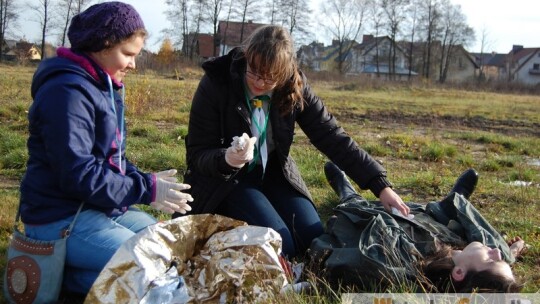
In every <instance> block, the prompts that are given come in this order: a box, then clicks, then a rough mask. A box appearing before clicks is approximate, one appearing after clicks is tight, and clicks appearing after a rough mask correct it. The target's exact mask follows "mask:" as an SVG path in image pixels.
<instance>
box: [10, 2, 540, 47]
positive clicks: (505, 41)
mask: <svg viewBox="0 0 540 304" xmlns="http://www.w3.org/2000/svg"><path fill="white" fill-rule="evenodd" d="M21 1H23V0H21ZM30 1H37V0H30ZM311 1H313V2H318V1H320V0H311ZM124 2H126V3H130V4H132V5H133V6H134V7H135V8H136V9H137V11H139V13H140V14H141V16H142V18H143V20H144V23H145V25H146V27H147V30H148V31H149V32H150V38H149V40H148V41H147V48H149V49H150V50H152V51H157V50H158V49H159V46H160V43H159V42H157V41H158V39H160V38H162V35H161V30H162V29H164V28H167V27H169V26H170V23H169V22H168V21H167V19H166V17H165V15H164V14H163V12H164V11H165V10H166V9H167V5H166V4H165V0H124ZM451 2H452V3H454V4H459V5H461V8H462V11H463V13H464V14H465V15H466V16H467V21H468V23H469V25H470V26H471V27H472V28H474V30H475V32H476V36H477V43H475V44H473V45H471V47H470V48H469V49H468V50H469V51H470V52H479V51H480V42H479V40H480V38H481V35H482V32H483V31H485V32H486V33H487V35H486V38H487V42H488V43H487V45H488V46H489V47H488V48H485V49H484V52H489V51H495V52H497V53H507V52H509V51H510V50H511V49H512V45H514V44H519V45H523V46H524V47H540V34H538V29H539V28H540V15H539V14H540V0H514V1H511V0H451ZM317 7H318V4H313V7H312V9H313V10H314V11H315V10H316V9H317ZM31 14H35V12H32V11H30V10H25V14H24V15H23V16H21V18H20V20H19V23H20V25H21V26H20V30H19V31H18V32H17V35H18V36H20V37H22V36H24V37H25V38H26V39H27V40H29V41H39V40H40V34H39V32H40V31H39V25H38V24H37V23H36V22H34V21H32V19H33V18H32V17H31ZM364 34H369V33H364ZM49 39H54V40H56V38H55V37H54V38H53V37H51V38H49ZM317 39H318V40H319V41H321V42H324V43H325V44H329V43H330V38H326V37H324V36H323V35H322V34H321V35H320V36H317Z"/></svg>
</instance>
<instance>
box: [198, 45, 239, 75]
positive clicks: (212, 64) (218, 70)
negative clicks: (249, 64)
mask: <svg viewBox="0 0 540 304" xmlns="http://www.w3.org/2000/svg"><path fill="white" fill-rule="evenodd" d="M202 68H203V70H204V72H205V73H206V75H208V77H210V78H215V79H220V80H223V81H227V80H228V79H232V80H235V79H241V78H242V77H243V74H244V71H245V70H246V59H245V56H244V52H243V51H242V49H241V48H239V47H237V48H234V49H232V50H231V51H230V52H229V53H228V54H227V55H225V56H220V57H215V58H213V59H210V60H208V61H205V62H204V63H203V64H202Z"/></svg>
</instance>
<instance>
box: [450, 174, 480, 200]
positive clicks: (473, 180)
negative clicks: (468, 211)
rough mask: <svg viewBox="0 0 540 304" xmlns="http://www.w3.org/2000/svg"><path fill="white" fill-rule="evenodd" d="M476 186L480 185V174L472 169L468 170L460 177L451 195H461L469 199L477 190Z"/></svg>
mask: <svg viewBox="0 0 540 304" xmlns="http://www.w3.org/2000/svg"><path fill="white" fill-rule="evenodd" d="M476 184H478V172H476V170H474V169H472V168H471V169H468V170H466V171H465V172H463V173H462V174H461V175H460V176H459V177H458V179H457V180H456V183H455V184H454V187H452V190H450V193H459V194H461V195H463V196H464V197H465V198H466V199H469V197H471V195H472V194H473V192H474V189H475V188H476Z"/></svg>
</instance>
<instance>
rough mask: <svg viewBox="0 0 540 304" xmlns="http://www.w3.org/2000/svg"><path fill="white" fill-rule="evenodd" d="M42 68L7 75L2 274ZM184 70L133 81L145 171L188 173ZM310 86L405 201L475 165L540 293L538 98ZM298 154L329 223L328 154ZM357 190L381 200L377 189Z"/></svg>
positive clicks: (132, 151) (130, 91)
mask: <svg viewBox="0 0 540 304" xmlns="http://www.w3.org/2000/svg"><path fill="white" fill-rule="evenodd" d="M34 69H35V68H31V67H26V68H21V67H12V66H0V87H1V90H0V201H1V202H2V211H0V270H1V271H2V273H3V269H4V266H5V252H6V246H7V242H8V237H9V235H10V231H11V228H12V224H13V221H14V218H15V213H16V208H17V205H18V197H19V194H18V184H19V181H20V178H21V177H22V174H23V173H24V168H25V161H26V158H27V152H26V147H25V144H26V143H25V141H26V136H27V130H26V127H27V121H26V111H27V109H28V107H29V105H30V103H31V98H30V89H29V88H30V83H31V78H32V73H33V71H34ZM182 73H183V74H184V76H185V79H184V80H181V81H178V80H173V79H168V78H166V77H163V76H159V75H151V74H146V75H129V76H128V78H127V80H126V85H127V113H126V114H127V124H128V134H129V137H128V142H127V145H128V147H127V154H128V157H129V158H130V159H131V160H132V161H133V162H134V163H136V164H137V165H138V166H139V167H141V168H142V169H143V170H149V171H150V170H160V169H164V168H169V167H174V168H178V169H179V171H180V172H183V170H184V169H185V155H184V153H185V147H184V141H183V138H184V137H185V135H186V134H187V124H188V114H189V109H190V102H191V97H192V95H193V93H194V90H195V88H196V86H197V84H198V79H199V77H200V76H201V71H200V70H197V69H192V70H186V71H182ZM311 85H312V86H313V87H314V89H315V91H316V92H317V93H318V95H319V96H320V97H322V98H323V100H324V101H325V103H326V104H327V106H328V108H329V109H330V112H332V113H333V114H334V115H335V116H336V117H337V119H338V121H339V123H340V124H341V125H342V126H343V127H344V128H345V130H347V132H348V133H349V134H350V135H351V136H353V137H354V138H355V140H356V141H357V142H358V143H359V144H360V146H361V147H363V148H364V149H365V150H367V151H368V152H370V153H371V154H372V155H373V156H374V157H375V158H376V159H377V160H379V161H380V162H381V163H382V164H383V165H384V166H385V168H386V169H387V171H388V175H389V178H390V180H391V181H392V182H393V184H394V187H395V190H396V192H398V193H399V194H400V195H401V196H402V197H403V198H404V199H405V200H407V201H413V202H419V203H422V202H428V201H436V200H438V199H440V198H442V197H443V196H445V195H446V194H447V192H448V191H449V190H450V188H451V187H452V185H453V183H454V181H455V179H456V178H457V177H458V176H459V174H460V173H461V172H462V171H464V170H465V169H467V168H470V167H473V168H475V169H476V170H477V171H478V172H479V173H480V181H479V184H478V187H477V190H476V192H475V193H474V194H473V196H472V198H471V201H472V203H473V204H474V205H475V206H476V207H477V208H478V209H479V210H480V212H482V213H483V214H484V215H485V217H486V218H487V219H488V220H489V221H490V222H491V223H492V225H493V226H494V227H495V228H497V229H498V230H499V231H501V232H503V233H504V234H505V235H508V236H509V237H510V236H516V235H519V236H521V237H522V238H523V239H524V240H525V241H526V242H527V243H528V244H529V245H530V248H529V250H528V252H527V253H526V254H525V255H524V257H523V258H521V259H520V260H519V262H518V263H516V264H515V266H514V270H515V273H516V275H517V276H518V277H519V278H520V279H521V280H522V281H523V282H524V290H523V291H524V292H538V291H540V220H539V218H540V217H539V214H540V203H539V202H540V114H539V113H540V97H539V96H537V95H527V94H504V93H492V92H487V91H485V92H480V91H474V92H472V91H465V90H459V89H451V88H444V87H437V86H435V85H426V84H414V85H405V84H400V85H395V84H380V83H379V84H377V85H373V82H371V81H364V80H361V79H349V80H343V81H339V82H337V81H336V82H333V81H314V82H313V83H312V84H311ZM293 147H294V148H293V150H292V153H293V156H294V157H295V160H296V161H297V163H298V165H299V166H300V169H301V171H302V173H303V176H304V179H305V180H306V182H307V184H308V187H309V188H310V190H311V192H312V195H313V197H314V199H315V202H316V204H317V206H318V208H319V211H320V213H321V216H322V217H323V219H327V218H328V217H329V216H330V215H331V213H332V208H333V206H335V205H336V203H337V201H338V200H337V197H336V195H335V194H334V193H333V192H332V191H331V189H330V187H329V186H328V184H327V183H326V181H325V179H324V173H323V165H324V163H325V162H326V157H325V156H324V155H322V154H320V153H319V152H318V151H317V150H315V149H314V148H313V147H312V146H311V145H310V143H309V140H308V139H307V137H306V136H305V135H304V134H303V133H302V132H301V130H300V129H299V128H298V129H297V135H296V138H295V144H294V145H293ZM358 190H359V191H361V194H362V195H364V196H365V197H367V198H368V199H375V197H374V196H373V195H372V194H371V193H370V192H369V191H363V190H360V189H358ZM149 212H153V211H151V210H149ZM155 215H157V216H160V217H162V218H163V216H162V215H159V214H155ZM299 301H300V302H302V301H305V302H306V303H313V302H314V300H313V299H310V300H299ZM317 301H318V302H321V303H326V301H325V300H322V299H318V300H316V301H315V302H317Z"/></svg>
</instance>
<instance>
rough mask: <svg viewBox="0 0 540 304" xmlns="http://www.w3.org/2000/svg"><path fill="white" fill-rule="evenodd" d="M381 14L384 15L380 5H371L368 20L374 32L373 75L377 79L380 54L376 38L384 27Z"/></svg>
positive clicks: (379, 75) (379, 74)
mask: <svg viewBox="0 0 540 304" xmlns="http://www.w3.org/2000/svg"><path fill="white" fill-rule="evenodd" d="M383 14H384V11H383V9H382V7H381V6H380V5H377V4H376V3H374V4H373V5H371V6H370V8H369V16H370V18H369V19H370V20H371V24H372V29H373V31H374V36H375V41H374V42H375V57H374V58H373V59H374V60H375V75H376V76H377V78H379V77H381V73H380V66H381V58H380V56H379V54H380V50H379V39H377V37H379V33H380V31H381V28H382V26H383V25H384V23H383Z"/></svg>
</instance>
